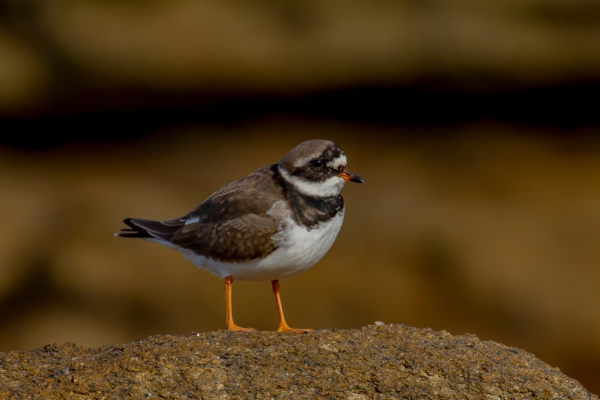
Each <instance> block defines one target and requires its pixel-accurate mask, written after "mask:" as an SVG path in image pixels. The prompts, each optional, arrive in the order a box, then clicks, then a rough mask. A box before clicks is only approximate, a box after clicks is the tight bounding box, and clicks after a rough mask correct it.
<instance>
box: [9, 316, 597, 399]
mask: <svg viewBox="0 0 600 400" xmlns="http://www.w3.org/2000/svg"><path fill="white" fill-rule="evenodd" d="M217 397H231V398H280V397H287V398H295V399H297V398H316V397H329V398H345V399H371V398H382V399H383V398H410V399H416V398H461V399H508V398H510V399H531V398H536V399H598V397H597V396H595V395H593V394H591V393H589V392H588V391H587V390H586V389H585V388H583V387H582V386H581V385H580V384H579V383H578V382H577V381H575V380H574V379H571V378H569V377H567V376H565V375H563V374H562V373H561V372H560V371H559V370H558V369H555V368H552V367H550V366H549V365H547V364H545V363H544V362H542V361H540V360H539V359H537V358H535V356H533V355H532V354H529V353H527V352H525V351H523V350H520V349H516V348H511V347H507V346H504V345H502V344H499V343H495V342H490V341H480V340H479V339H478V338H477V337H475V336H474V335H469V334H467V335H462V336H452V335H450V334H449V333H447V332H443V331H442V332H435V331H432V330H430V329H416V328H410V327H407V326H403V325H376V326H369V327H365V328H362V330H323V331H317V332H314V333H310V334H305V335H289V334H279V333H275V332H257V333H250V334H244V333H232V332H223V331H219V332H209V333H203V334H192V335H190V336H187V337H180V336H152V337H150V338H148V339H147V340H142V341H138V342H134V343H130V344H122V345H110V346H103V347H96V348H83V347H81V346H78V345H76V344H74V343H66V344H63V345H56V344H49V345H47V346H45V347H42V348H39V349H36V350H31V351H26V352H11V353H0V398H2V399H12V398H22V399H25V398H44V399H58V398H60V399H63V398H76V399H79V398H81V399H83V398H85V399H88V398H92V399H109V398H119V399H123V398H169V399H180V398H203V399H204V398H217Z"/></svg>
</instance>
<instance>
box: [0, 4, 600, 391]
mask: <svg viewBox="0 0 600 400" xmlns="http://www.w3.org/2000/svg"><path fill="white" fill-rule="evenodd" d="M599 38H600V3H599V2H598V1H597V0H578V1H569V2H565V1H562V0H561V1H559V0H532V1H528V2H522V1H520V0H507V1H503V2H481V1H476V0H463V1H451V0H429V1H415V0H402V1H400V0H394V1H346V0H345V1H326V2H318V1H302V2H301V1H295V0H287V1H282V2H277V3H272V2H255V3H253V4H249V3H244V2H235V1H224V2H218V3H217V2H197V1H184V0H178V1H159V0H156V1H147V2H144V1H133V0H130V1H114V0H113V1H108V0H105V1H100V0H1V1H0V138H1V139H0V226H1V228H0V351H11V350H28V349H32V348H35V347H39V346H42V345H45V344H47V343H50V342H66V341H74V342H77V343H79V344H81V345H85V346H98V345H103V344H109V343H118V342H129V341H132V340H136V339H143V338H145V337H147V336H149V335H153V334H180V335H181V334H189V333H190V332H192V331H197V332H202V331H210V330H216V329H222V328H223V327H224V318H225V313H224V298H223V285H222V282H220V281H219V280H218V279H217V278H215V277H213V276H211V275H210V274H209V273H207V272H202V271H198V270H196V269H195V267H194V266H193V265H192V264H190V263H188V262H186V261H185V260H184V259H183V258H182V257H181V256H180V255H179V254H178V253H176V252H174V251H172V250H169V249H167V248H163V247H160V246H157V245H155V244H152V243H147V242H143V241H128V240H124V239H118V238H115V237H113V232H114V231H116V230H118V229H120V228H121V227H122V224H121V220H122V219H123V218H125V217H133V216H135V217H145V218H152V219H170V218H174V217H178V216H181V215H183V214H185V213H187V212H188V211H189V210H191V209H192V208H193V207H195V206H196V205H197V204H198V203H200V202H201V201H202V200H203V199H204V198H205V197H207V196H208V195H210V194H211V193H212V192H213V191H214V190H216V189H218V188H219V187H221V186H222V185H224V184H226V183H228V182H230V181H232V180H234V179H237V178H240V177H242V176H244V175H246V174H248V173H250V172H251V171H253V170H255V169H257V168H259V167H261V166H263V165H265V164H269V163H274V162H277V161H278V160H279V159H280V158H281V157H282V156H283V155H284V154H285V153H286V152H287V151H289V150H290V149H291V148H292V147H293V146H295V145H296V144H298V143H299V142H301V141H303V140H306V139H310V138H323V139H330V140H334V141H335V142H337V143H338V144H339V145H340V146H341V147H342V148H343V149H344V150H345V152H346V154H347V155H348V159H349V167H350V168H351V169H352V170H353V171H355V172H357V173H358V174H360V175H361V176H362V177H363V178H364V179H365V181H366V183H365V184H364V185H351V184H349V185H347V186H346V188H345V189H344V191H343V194H344V197H345V200H346V206H347V214H346V222H345V225H344V227H343V229H342V231H341V233H340V235H339V237H338V240H337V241H336V243H335V244H334V246H333V248H332V249H331V251H330V252H329V253H328V254H327V256H326V257H325V258H324V259H323V260H322V261H321V262H320V263H319V264H318V265H317V266H315V267H314V268H312V269H311V270H309V271H308V272H306V273H304V274H302V275H300V276H297V277H295V278H291V279H288V280H284V281H282V297H283V303H284V308H285V311H286V316H287V319H288V322H289V323H290V324H291V325H292V326H296V327H313V328H359V327H361V326H364V325H366V324H370V323H373V322H374V321H378V320H380V321H384V322H386V323H404V324H407V325H411V326H416V327H431V328H433V329H436V330H446V331H449V332H450V333H452V334H463V333H465V332H470V333H474V334H476V335H477V336H479V337H480V338H481V339H484V340H494V341H498V342H502V343H504V344H506V345H510V346H517V347H521V348H524V349H526V350H527V351H529V352H532V353H534V354H535V355H536V356H538V357H540V358H541V359H542V360H544V361H546V362H547V363H549V364H550V365H552V366H556V367H559V368H560V369H561V370H562V371H563V372H565V373H566V374H567V375H570V376H572V377H574V378H576V379H578V380H580V381H581V382H582V383H583V384H584V386H586V387H587V388H588V389H589V390H590V391H592V392H595V393H599V392H600V383H599V382H600V312H599V307H600V268H599V267H600V112H599V111H598V110H599V108H598V98H599V97H600V40H599ZM234 288H235V290H234V313H235V316H236V322H238V323H239V324H240V325H242V326H252V327H255V328H258V329H264V330H272V329H275V328H276V326H277V315H276V311H275V305H274V302H273V300H272V294H271V290H270V285H269V283H267V282H265V283H244V282H239V283H236V284H235V285H234Z"/></svg>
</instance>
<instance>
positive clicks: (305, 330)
mask: <svg viewBox="0 0 600 400" xmlns="http://www.w3.org/2000/svg"><path fill="white" fill-rule="evenodd" d="M314 331H315V330H314V329H295V328H290V327H289V326H280V327H279V329H277V332H290V333H308V332H314Z"/></svg>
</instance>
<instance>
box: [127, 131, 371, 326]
mask: <svg viewBox="0 0 600 400" xmlns="http://www.w3.org/2000/svg"><path fill="white" fill-rule="evenodd" d="M348 181H350V182H358V183H362V182H363V180H362V178H360V177H359V176H358V175H355V174H354V173H352V172H351V171H350V170H348V169H347V168H346V155H345V154H344V152H343V151H342V150H341V149H340V148H339V147H338V146H337V145H336V144H335V143H333V142H330V141H327V140H309V141H306V142H303V143H300V144H299V145H298V146H296V147H294V148H293V149H292V150H291V151H290V152H289V153H288V154H286V155H285V157H283V158H282V159H281V161H280V162H279V163H278V164H272V165H267V166H266V167H263V168H260V169H259V170H257V171H255V172H253V173H251V174H250V175H248V176H246V177H244V178H242V179H239V180H237V181H235V182H232V183H230V184H228V185H226V186H224V187H222V188H221V189H219V190H217V191H216V192H215V193H213V194H212V195H211V196H210V197H208V198H207V199H206V200H205V201H204V202H203V203H202V204H200V205H199V206H198V207H196V208H195V209H194V210H192V211H191V212H189V213H188V214H186V215H184V216H183V217H181V218H176V219H171V220H168V221H153V220H148V219H140V218H127V219H125V220H124V221H123V222H124V223H125V224H126V225H127V226H129V228H126V229H122V230H121V231H120V232H117V233H115V235H116V236H120V237H125V238H140V239H145V240H148V241H151V242H156V243H159V244H162V245H164V246H167V247H170V248H172V249H175V250H178V251H179V252H180V253H181V254H183V257H185V258H186V259H187V260H189V261H191V262H192V263H194V264H195V265H196V266H197V267H199V268H203V269H206V270H208V271H210V272H211V273H213V274H214V275H217V276H218V277H220V278H222V279H224V281H225V303H226V326H227V329H228V330H230V331H246V332H248V331H253V330H254V329H252V328H242V327H239V326H237V325H235V324H234V322H233V315H232V303H231V289H232V284H233V281H234V280H236V279H239V280H245V281H267V280H268V281H271V285H272V289H273V293H274V295H275V301H276V303H277V310H278V313H279V329H278V331H279V332H298V333H302V332H308V331H310V329H293V328H290V327H289V326H288V325H287V323H286V321H285V318H284V316H283V309H282V307H281V299H280V297H279V279H281V278H285V277H288V276H292V275H296V274H298V273H300V272H302V271H305V270H306V269H308V268H310V267H312V266H313V265H315V264H316V263H317V262H318V261H319V260H320V259H321V258H322V257H323V256H324V255H325V253H327V251H328V250H329V248H330V247H331V245H332V244H333V242H334V240H335V238H336V236H337V234H338V232H339V231H340V228H341V226H342V222H343V220H344V200H343V199H342V196H341V195H340V191H341V190H342V187H343V186H344V184H345V183H346V182H348Z"/></svg>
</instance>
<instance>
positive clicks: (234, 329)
mask: <svg viewBox="0 0 600 400" xmlns="http://www.w3.org/2000/svg"><path fill="white" fill-rule="evenodd" d="M227 330H228V331H230V332H258V329H254V328H242V327H241V326H237V325H235V324H231V325H227Z"/></svg>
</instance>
